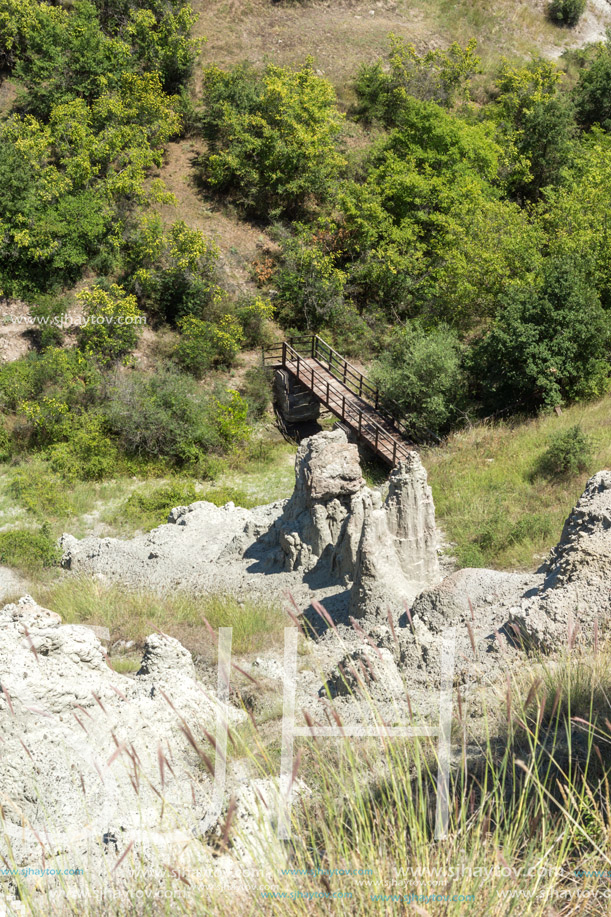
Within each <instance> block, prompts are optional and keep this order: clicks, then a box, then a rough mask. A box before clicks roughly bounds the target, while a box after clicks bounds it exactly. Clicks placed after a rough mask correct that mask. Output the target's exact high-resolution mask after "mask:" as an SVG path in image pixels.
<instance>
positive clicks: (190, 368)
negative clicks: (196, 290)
mask: <svg viewBox="0 0 611 917" xmlns="http://www.w3.org/2000/svg"><path fill="white" fill-rule="evenodd" d="M178 327H179V329H180V339H179V341H178V344H177V345H176V350H175V358H176V361H177V363H178V364H179V365H180V366H182V367H183V369H185V370H186V371H187V372H190V373H191V374H192V375H194V376H195V377H196V378H199V379H201V377H202V376H203V375H204V373H205V371H206V370H207V369H209V368H210V367H211V366H213V365H214V364H219V365H222V366H231V364H232V363H233V362H234V360H235V358H236V356H237V355H238V353H239V351H240V347H241V345H242V343H243V341H244V334H243V332H242V327H241V325H240V322H239V320H238V319H237V317H236V316H235V315H231V314H230V313H227V314H225V315H223V316H222V317H221V318H220V319H218V321H216V322H204V321H202V320H201V319H199V318H195V316H193V315H187V316H185V317H184V318H182V319H181V320H180V322H179V326H178Z"/></svg>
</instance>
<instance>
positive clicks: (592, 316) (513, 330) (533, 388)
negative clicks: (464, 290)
mask: <svg viewBox="0 0 611 917" xmlns="http://www.w3.org/2000/svg"><path fill="white" fill-rule="evenodd" d="M610 343H611V337H610V326H609V318H608V315H607V314H606V313H605V312H604V310H603V309H602V308H601V305H600V300H599V298H598V296H597V295H596V293H595V292H594V291H593V290H592V289H591V288H590V286H589V285H588V282H587V275H586V273H585V271H584V268H583V266H582V265H581V264H579V263H576V262H574V261H573V260H571V259H570V258H560V257H558V258H554V259H551V260H550V261H549V262H548V263H546V265H545V268H544V271H543V274H542V276H541V278H540V281H539V283H537V284H536V285H533V286H532V287H530V288H524V289H520V290H516V291H513V292H511V293H510V294H509V295H507V296H506V297H505V299H504V301H503V303H502V308H501V309H500V311H499V314H498V316H497V318H496V321H495V323H494V325H493V326H492V327H491V328H490V330H489V331H488V332H487V333H486V334H484V336H483V337H482V339H481V340H480V341H479V343H478V344H477V345H476V346H475V347H474V349H473V351H472V354H471V357H470V361H471V371H472V375H473V377H474V378H475V379H477V380H478V388H479V397H480V398H481V400H482V402H483V404H484V406H485V408H486V409H487V410H490V411H495V410H499V409H507V408H509V409H512V410H526V411H535V410H537V409H539V408H541V407H544V408H550V407H555V406H556V405H560V404H562V403H564V402H567V401H572V400H574V399H578V398H584V397H593V396H596V395H600V394H602V393H603V392H605V391H606V389H607V386H608V378H609V362H608V359H609V346H610Z"/></svg>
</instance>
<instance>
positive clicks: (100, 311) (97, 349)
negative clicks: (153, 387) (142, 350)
mask: <svg viewBox="0 0 611 917" xmlns="http://www.w3.org/2000/svg"><path fill="white" fill-rule="evenodd" d="M79 300H80V302H81V303H82V304H83V306H84V315H85V324H84V325H83V326H82V327H81V329H80V331H79V346H80V348H81V349H82V350H83V351H84V353H86V354H87V355H89V356H95V357H97V358H98V359H100V360H104V361H107V362H113V361H115V360H118V359H119V358H120V357H123V356H125V355H126V354H128V353H131V351H132V350H133V349H134V347H135V346H136V344H137V343H138V336H139V332H140V331H141V330H142V324H141V322H142V319H143V316H142V313H141V312H140V310H139V309H138V306H137V303H136V298H135V297H134V296H130V295H128V294H127V293H125V291H124V290H123V289H122V288H121V287H120V286H118V285H117V284H113V285H112V286H111V287H110V290H108V291H106V290H103V289H102V288H101V287H96V288H94V289H93V290H85V291H83V292H82V293H81V294H80V296H79Z"/></svg>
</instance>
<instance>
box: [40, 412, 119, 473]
mask: <svg viewBox="0 0 611 917" xmlns="http://www.w3.org/2000/svg"><path fill="white" fill-rule="evenodd" d="M63 432H64V436H65V441H64V442H60V443H54V444H53V445H52V446H51V447H50V448H49V450H48V453H47V454H48V456H49V462H50V465H51V468H52V469H53V470H54V471H56V472H58V473H59V474H61V476H62V477H63V478H64V479H68V480H76V479H77V478H81V479H83V480H86V481H100V480H102V479H103V478H107V477H111V476H112V475H113V474H114V473H116V471H117V465H118V451H117V447H116V445H115V443H113V441H112V440H111V439H110V437H109V436H108V435H107V434H106V432H105V424H104V419H103V417H102V416H100V415H97V414H80V415H72V417H71V420H70V422H69V423H67V424H66V425H65V428H64V431H63Z"/></svg>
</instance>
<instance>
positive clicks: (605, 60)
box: [573, 30, 611, 130]
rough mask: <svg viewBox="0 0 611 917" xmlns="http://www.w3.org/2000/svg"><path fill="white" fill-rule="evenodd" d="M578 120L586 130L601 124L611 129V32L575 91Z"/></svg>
mask: <svg viewBox="0 0 611 917" xmlns="http://www.w3.org/2000/svg"><path fill="white" fill-rule="evenodd" d="M573 94H574V99H575V105H576V108H577V120H578V121H579V124H580V125H581V126H582V127H583V128H586V129H590V128H592V127H593V126H594V125H595V124H600V125H601V127H603V128H604V129H605V130H609V129H611V30H609V31H608V32H607V41H606V42H605V43H603V44H600V45H599V46H598V48H597V50H596V55H595V57H594V60H593V61H592V62H591V63H590V65H589V66H588V67H585V68H584V69H583V70H582V71H581V73H580V75H579V80H578V82H577V85H576V86H575V89H574V93H573Z"/></svg>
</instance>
